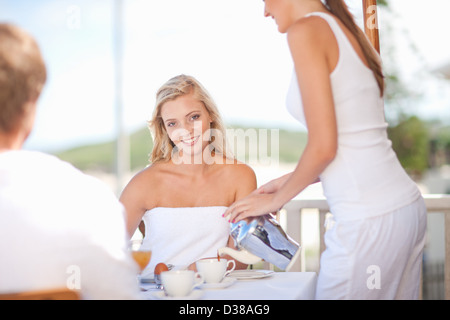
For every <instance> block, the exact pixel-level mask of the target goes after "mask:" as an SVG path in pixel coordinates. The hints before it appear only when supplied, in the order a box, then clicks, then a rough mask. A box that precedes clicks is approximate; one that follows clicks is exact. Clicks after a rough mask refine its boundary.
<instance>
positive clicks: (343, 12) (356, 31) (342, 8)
mask: <svg viewBox="0 0 450 320" xmlns="http://www.w3.org/2000/svg"><path fill="white" fill-rule="evenodd" d="M325 4H326V6H327V7H328V10H330V12H331V13H332V14H334V15H335V16H336V17H338V18H339V19H340V20H341V21H342V23H343V24H344V25H345V26H346V27H347V28H348V29H349V30H350V32H351V33H352V34H353V36H354V37H355V38H356V39H357V40H358V43H359V45H360V46H361V50H362V51H363V54H364V57H365V58H366V60H367V63H368V64H369V68H370V69H371V70H372V72H373V74H374V76H375V79H376V80H377V83H378V87H379V88H380V95H381V96H383V94H384V75H383V70H382V67H381V61H380V57H379V55H378V53H377V52H376V50H375V48H374V47H373V46H372V45H371V43H370V42H369V40H368V39H367V37H366V35H365V34H364V32H363V31H362V30H361V29H360V28H359V27H358V26H357V24H356V22H355V19H354V18H353V16H352V14H351V13H350V11H349V10H348V7H347V4H346V3H345V2H344V0H325Z"/></svg>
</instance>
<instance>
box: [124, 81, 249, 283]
mask: <svg viewBox="0 0 450 320" xmlns="http://www.w3.org/2000/svg"><path fill="white" fill-rule="evenodd" d="M149 127H150V129H151V131H152V134H153V138H154V146H153V150H152V153H151V157H150V162H151V165H150V166H148V167H147V168H145V169H144V170H142V171H141V172H139V173H138V174H137V175H136V176H134V177H133V178H132V180H131V181H130V182H129V184H128V185H127V186H126V187H125V189H124V191H123V193H122V195H121V197H120V201H121V202H122V203H123V204H124V206H125V208H126V210H127V217H128V218H127V226H128V232H129V234H130V235H132V234H133V233H134V232H135V230H136V228H137V227H138V225H139V223H140V222H141V220H143V221H144V223H145V237H144V245H145V246H149V247H151V249H152V259H151V262H150V264H149V266H148V267H147V268H146V269H145V270H144V272H143V276H144V277H148V276H151V274H152V272H153V270H154V267H155V265H156V264H158V263H160V262H163V263H166V264H168V263H170V264H173V265H175V266H189V265H191V264H193V263H194V262H195V261H196V260H198V259H201V258H205V257H213V256H216V255H217V250H218V249H219V248H221V247H225V246H233V241H232V239H231V238H230V237H229V224H228V223H227V222H226V221H225V220H224V219H222V214H223V213H224V212H225V210H226V208H227V207H228V206H229V205H230V204H231V203H233V202H234V201H236V200H239V199H241V198H243V197H244V196H246V195H248V194H249V193H250V192H252V191H253V190H254V189H255V188H256V177H255V174H254V172H253V170H252V169H251V168H250V167H248V166H247V165H245V164H242V163H238V162H237V161H235V160H234V159H233V157H232V156H230V155H229V154H228V153H227V152H226V144H225V129H224V125H223V123H222V120H221V118H220V114H219V111H218V110H217V107H216V105H215V104H214V102H213V100H212V98H211V96H210V95H209V94H208V92H207V91H206V90H205V88H204V87H203V86H202V85H201V84H200V83H199V82H198V81H197V80H196V79H195V78H193V77H191V76H186V75H180V76H177V77H174V78H172V79H170V80H169V81H168V82H166V83H165V84H164V85H163V86H162V87H161V88H160V89H159V90H158V92H157V94H156V107H155V110H154V112H153V116H152V119H151V120H150V121H149ZM236 264H237V268H245V267H246V266H245V265H243V264H240V263H238V262H237V261H236Z"/></svg>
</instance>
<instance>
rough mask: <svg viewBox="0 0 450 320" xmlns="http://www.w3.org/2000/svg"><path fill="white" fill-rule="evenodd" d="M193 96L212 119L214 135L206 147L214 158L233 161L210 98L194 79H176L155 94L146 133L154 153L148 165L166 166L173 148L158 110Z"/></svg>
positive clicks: (183, 77)
mask: <svg viewBox="0 0 450 320" xmlns="http://www.w3.org/2000/svg"><path fill="white" fill-rule="evenodd" d="M190 93H192V94H193V96H194V98H195V99H197V100H198V101H200V102H202V103H203V105H204V106H205V108H206V110H207V111H208V113H209V116H210V118H211V129H212V132H214V136H213V141H211V143H210V145H209V147H210V148H211V150H210V151H213V152H214V153H215V155H223V156H224V157H226V158H227V159H232V158H233V156H232V154H231V153H230V152H229V151H227V144H226V131H225V126H224V124H223V121H222V118H221V116H220V113H219V110H218V108H217V106H216V104H215V103H214V101H213V99H212V97H211V96H210V94H209V93H208V91H206V89H205V88H204V87H203V85H202V84H201V83H200V82H198V81H197V80H196V79H195V78H194V77H192V76H188V75H184V74H182V75H178V76H176V77H173V78H172V79H170V80H169V81H167V82H166V83H165V84H164V85H162V87H161V88H160V89H159V90H158V92H157V93H156V105H155V109H154V111H153V115H152V119H151V120H150V121H148V125H149V129H150V131H151V133H152V136H153V150H152V152H151V154H150V159H149V160H150V163H156V162H166V161H169V160H170V159H171V158H172V154H173V152H174V151H176V150H174V148H175V145H174V144H173V142H172V141H171V140H170V138H169V135H168V134H167V131H166V128H165V126H164V122H163V119H162V117H161V109H162V107H163V105H164V104H165V103H166V102H168V101H173V100H175V99H176V98H178V97H181V96H184V95H187V94H190Z"/></svg>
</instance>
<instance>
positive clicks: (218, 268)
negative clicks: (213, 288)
mask: <svg viewBox="0 0 450 320" xmlns="http://www.w3.org/2000/svg"><path fill="white" fill-rule="evenodd" d="M195 265H196V266H197V271H198V273H200V274H201V276H202V277H203V279H204V280H205V282H206V283H219V282H221V281H222V280H223V278H225V277H226V276H227V275H229V274H230V273H231V272H232V271H233V270H234V268H236V263H235V262H234V260H227V259H222V258H221V259H220V260H218V259H217V258H211V259H202V260H198V261H196V262H195ZM230 265H232V267H231V268H230V270H228V271H227V269H228V267H229V266H230Z"/></svg>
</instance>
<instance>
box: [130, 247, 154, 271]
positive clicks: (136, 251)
mask: <svg viewBox="0 0 450 320" xmlns="http://www.w3.org/2000/svg"><path fill="white" fill-rule="evenodd" d="M142 243H143V240H142V239H138V240H131V241H130V250H131V255H132V257H133V259H134V261H135V262H136V263H137V265H138V266H139V276H140V274H141V273H142V271H143V270H144V269H145V267H146V266H147V265H148V264H149V262H150V259H151V257H152V251H151V249H149V248H144V247H143V246H142Z"/></svg>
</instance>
